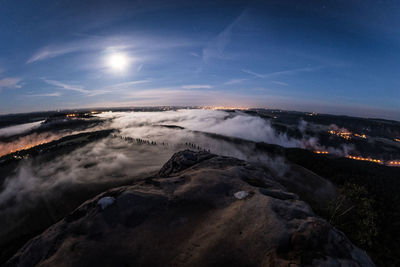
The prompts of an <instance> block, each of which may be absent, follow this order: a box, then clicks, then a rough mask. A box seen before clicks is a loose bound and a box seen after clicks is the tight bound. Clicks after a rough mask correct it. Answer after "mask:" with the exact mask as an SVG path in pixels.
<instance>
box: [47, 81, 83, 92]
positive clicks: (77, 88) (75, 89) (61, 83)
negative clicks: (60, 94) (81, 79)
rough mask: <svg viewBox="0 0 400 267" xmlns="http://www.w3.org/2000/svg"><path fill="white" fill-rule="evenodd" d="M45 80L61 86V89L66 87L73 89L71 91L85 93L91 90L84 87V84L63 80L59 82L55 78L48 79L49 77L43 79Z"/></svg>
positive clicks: (66, 88)
mask: <svg viewBox="0 0 400 267" xmlns="http://www.w3.org/2000/svg"><path fill="white" fill-rule="evenodd" d="M43 81H45V82H46V83H48V84H50V85H53V86H56V87H59V88H61V89H65V90H71V91H76V92H80V93H84V94H88V93H89V92H90V91H89V90H86V89H84V88H83V87H82V86H80V85H71V84H66V83H63V82H59V81H55V80H47V79H43Z"/></svg>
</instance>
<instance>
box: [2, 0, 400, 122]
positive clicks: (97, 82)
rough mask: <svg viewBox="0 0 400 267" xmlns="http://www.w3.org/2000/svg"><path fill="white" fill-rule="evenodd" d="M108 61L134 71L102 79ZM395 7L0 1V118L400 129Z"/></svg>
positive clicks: (108, 73)
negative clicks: (295, 115)
mask: <svg viewBox="0 0 400 267" xmlns="http://www.w3.org/2000/svg"><path fill="white" fill-rule="evenodd" d="M114 54H122V55H124V56H125V57H127V58H129V59H130V63H129V66H128V67H127V68H125V69H124V70H123V71H120V72H116V71H112V70H110V66H109V64H108V63H107V60H108V59H109V58H110V56H112V55H114ZM399 72H400V2H399V1H375V0H374V1H371V0H367V1H361V0H360V1H351V0H350V1H283V0H280V1H197V2H196V1H116V0H113V1H105V0H92V1H87V0H86V1H13V0H0V113H12V112H26V111H34V110H52V109H60V108H80V107H103V106H107V107H108V106H143V105H146V106H151V105H225V106H228V105H229V106H254V107H266V108H282V109H295V110H304V111H317V112H327V113H336V114H349V115H357V116H364V117H371V116H372V117H384V118H392V119H400V100H399V99H400V90H399V86H400V75H399V74H400V73H399Z"/></svg>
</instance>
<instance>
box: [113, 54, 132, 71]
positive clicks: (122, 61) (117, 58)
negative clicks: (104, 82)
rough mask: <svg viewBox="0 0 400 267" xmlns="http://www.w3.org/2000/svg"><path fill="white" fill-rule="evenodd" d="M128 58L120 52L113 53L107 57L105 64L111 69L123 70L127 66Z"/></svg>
mask: <svg viewBox="0 0 400 267" xmlns="http://www.w3.org/2000/svg"><path fill="white" fill-rule="evenodd" d="M129 63H130V59H129V57H128V56H126V55H125V54H122V53H113V54H111V55H110V56H109V57H108V60H107V64H108V66H109V67H110V69H111V70H113V71H116V72H123V71H125V70H126V69H127V68H128V67H129Z"/></svg>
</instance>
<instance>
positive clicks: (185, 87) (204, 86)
mask: <svg viewBox="0 0 400 267" xmlns="http://www.w3.org/2000/svg"><path fill="white" fill-rule="evenodd" d="M181 87H182V88H183V89H211V88H212V86H211V85H209V84H190V85H182V86H181Z"/></svg>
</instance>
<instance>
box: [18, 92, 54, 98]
mask: <svg viewBox="0 0 400 267" xmlns="http://www.w3.org/2000/svg"><path fill="white" fill-rule="evenodd" d="M25 96H28V97H58V96H61V93H60V92H54V93H45V94H31V95H25Z"/></svg>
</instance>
